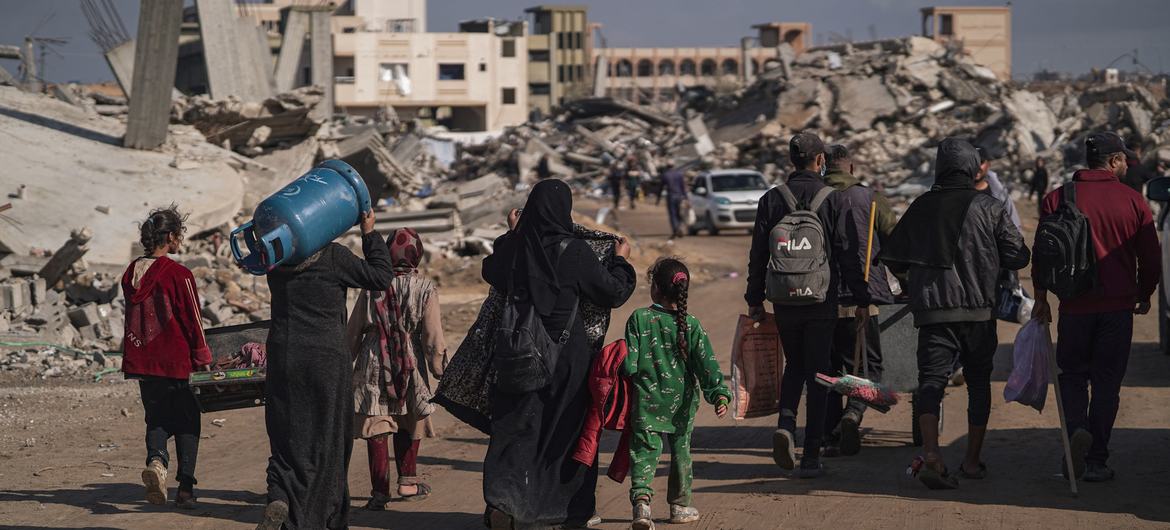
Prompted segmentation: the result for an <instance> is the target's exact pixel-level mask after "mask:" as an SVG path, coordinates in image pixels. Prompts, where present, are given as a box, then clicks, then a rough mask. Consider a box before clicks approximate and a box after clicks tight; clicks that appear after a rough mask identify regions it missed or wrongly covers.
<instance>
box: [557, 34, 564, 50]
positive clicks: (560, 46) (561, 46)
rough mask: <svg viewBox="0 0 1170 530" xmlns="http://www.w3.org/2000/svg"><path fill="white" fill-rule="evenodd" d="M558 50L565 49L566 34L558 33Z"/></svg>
mask: <svg viewBox="0 0 1170 530" xmlns="http://www.w3.org/2000/svg"><path fill="white" fill-rule="evenodd" d="M557 49H558V50H563V49H565V34H564V33H563V32H560V31H558V32H557Z"/></svg>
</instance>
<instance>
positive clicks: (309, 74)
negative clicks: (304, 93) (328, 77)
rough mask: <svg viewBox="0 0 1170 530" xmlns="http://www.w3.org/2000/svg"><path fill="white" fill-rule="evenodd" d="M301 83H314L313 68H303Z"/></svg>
mask: <svg viewBox="0 0 1170 530" xmlns="http://www.w3.org/2000/svg"><path fill="white" fill-rule="evenodd" d="M301 84H302V85H311V84H313V69H312V68H310V67H308V66H306V67H305V68H304V69H302V70H301Z"/></svg>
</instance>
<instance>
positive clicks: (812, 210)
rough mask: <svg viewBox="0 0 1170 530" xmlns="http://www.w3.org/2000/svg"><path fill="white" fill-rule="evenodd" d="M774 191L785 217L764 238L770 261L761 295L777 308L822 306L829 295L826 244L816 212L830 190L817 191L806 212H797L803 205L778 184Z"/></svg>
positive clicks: (827, 250) (822, 228) (827, 188)
mask: <svg viewBox="0 0 1170 530" xmlns="http://www.w3.org/2000/svg"><path fill="white" fill-rule="evenodd" d="M776 191H778V192H779V193H780V196H781V197H782V198H783V199H784V203H785V204H786V205H788V215H785V216H784V217H783V218H782V219H780V222H779V223H776V226H775V227H773V228H772V231H771V232H770V233H769V235H768V241H769V243H770V246H769V252H770V253H771V259H770V260H769V261H768V274H767V277H766V286H767V287H766V291H765V295H766V296H767V298H768V301H769V302H772V303H773V304H776V305H781V306H802V305H813V304H817V303H820V302H824V301H825V298H826V297H827V296H828V294H829V275H830V272H829V267H830V264H829V243H828V237H827V236H826V234H825V227H824V226H823V225H822V224H821V218H820V217H819V216H818V215H817V210H818V209H820V207H821V204H823V203H824V202H825V199H827V198H828V197H829V194H831V193H833V188H831V187H829V186H825V187H824V188H821V190H820V191H818V192H817V194H816V195H815V196H814V197H813V200H812V203H810V204H808V205H807V207H806V208H801V206H804V205H800V204H798V202H797V200H796V197H795V196H794V195H793V194H792V190H790V189H788V186H785V185H783V184H781V185H779V186H777V187H776Z"/></svg>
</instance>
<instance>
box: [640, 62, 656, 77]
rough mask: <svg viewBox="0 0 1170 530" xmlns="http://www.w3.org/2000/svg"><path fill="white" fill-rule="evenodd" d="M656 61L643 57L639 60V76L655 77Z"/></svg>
mask: <svg viewBox="0 0 1170 530" xmlns="http://www.w3.org/2000/svg"><path fill="white" fill-rule="evenodd" d="M653 76H654V63H652V62H650V59H642V60H641V61H638V77H653Z"/></svg>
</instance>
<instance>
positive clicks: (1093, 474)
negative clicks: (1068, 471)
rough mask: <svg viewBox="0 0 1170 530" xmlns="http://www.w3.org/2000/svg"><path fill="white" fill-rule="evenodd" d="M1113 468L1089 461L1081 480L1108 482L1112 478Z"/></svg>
mask: <svg viewBox="0 0 1170 530" xmlns="http://www.w3.org/2000/svg"><path fill="white" fill-rule="evenodd" d="M1113 475H1114V473H1113V470H1112V469H1109V466H1107V465H1105V464H1094V463H1089V464H1088V466H1087V469H1085V474H1084V475H1081V480H1084V481H1085V482H1109V481H1110V480H1113Z"/></svg>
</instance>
